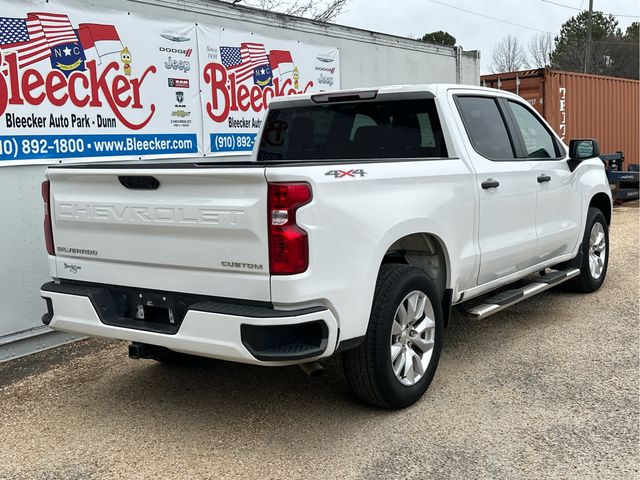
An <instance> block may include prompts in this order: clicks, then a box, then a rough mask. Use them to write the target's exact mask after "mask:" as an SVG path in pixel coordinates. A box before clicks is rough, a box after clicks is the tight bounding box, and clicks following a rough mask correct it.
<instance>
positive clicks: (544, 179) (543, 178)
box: [538, 173, 551, 183]
mask: <svg viewBox="0 0 640 480" xmlns="http://www.w3.org/2000/svg"><path fill="white" fill-rule="evenodd" d="M550 181H551V177H550V176H549V175H546V174H544V173H543V174H542V175H538V183H547V182H550Z"/></svg>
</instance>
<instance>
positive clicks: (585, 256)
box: [563, 207, 609, 293]
mask: <svg viewBox="0 0 640 480" xmlns="http://www.w3.org/2000/svg"><path fill="white" fill-rule="evenodd" d="M580 252H581V255H580V256H579V257H578V259H577V261H576V262H573V265H572V266H574V267H576V268H579V269H580V275H578V276H577V277H575V278H572V279H571V280H569V281H567V282H565V283H564V284H563V287H564V289H565V290H569V291H573V292H582V293H591V292H595V291H596V290H598V289H599V288H600V287H601V286H602V284H603V283H604V279H605V277H606V275H607V267H608V265H609V227H608V226H607V220H606V219H605V217H604V214H603V213H602V212H601V211H600V210H599V209H597V208H593V207H592V208H589V212H588V213H587V222H586V225H585V231H584V237H583V239H582V245H581V246H580ZM578 262H579V264H578Z"/></svg>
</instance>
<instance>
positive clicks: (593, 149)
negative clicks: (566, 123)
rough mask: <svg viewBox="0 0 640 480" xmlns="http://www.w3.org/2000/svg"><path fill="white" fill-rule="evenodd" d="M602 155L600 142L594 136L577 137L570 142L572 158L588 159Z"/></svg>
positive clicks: (570, 155)
mask: <svg viewBox="0 0 640 480" xmlns="http://www.w3.org/2000/svg"><path fill="white" fill-rule="evenodd" d="M598 156H600V144H599V143H598V141H597V140H595V139H593V138H577V139H574V140H571V141H570V142H569V158H570V159H571V160H578V161H581V160H587V159H588V158H594V157H598Z"/></svg>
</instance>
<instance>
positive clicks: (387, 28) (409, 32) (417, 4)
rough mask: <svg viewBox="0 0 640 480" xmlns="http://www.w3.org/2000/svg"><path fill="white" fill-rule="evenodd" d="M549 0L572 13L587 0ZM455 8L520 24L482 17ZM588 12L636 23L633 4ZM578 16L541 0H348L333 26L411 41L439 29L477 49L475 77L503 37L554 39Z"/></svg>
mask: <svg viewBox="0 0 640 480" xmlns="http://www.w3.org/2000/svg"><path fill="white" fill-rule="evenodd" d="M553 2H554V3H557V4H562V5H566V6H568V7H572V8H577V9H580V8H588V6H589V0H553ZM443 4H444V5H443ZM445 5H450V6H445ZM451 7H455V8H451ZM460 9H464V10H470V11H472V12H476V13H480V14H482V15H487V16H490V17H495V18H497V19H500V20H504V21H505V22H511V23H516V24H519V25H521V26H516V25H512V24H509V23H503V22H499V21H495V20H491V19H488V18H483V17H481V16H478V15H474V14H472V13H468V12H464V11H462V10H460ZM593 9H594V10H600V11H603V12H605V13H613V14H619V15H635V18H633V17H622V16H618V17H616V18H617V19H618V22H619V26H620V28H621V29H622V31H623V32H624V31H625V30H626V28H627V27H628V26H629V25H630V24H631V23H632V22H633V21H637V20H640V18H638V16H639V15H640V1H638V0H594V1H593ZM578 13H579V11H577V10H573V9H571V8H566V7H562V6H558V5H554V4H553V3H549V2H545V1H543V0H491V1H488V0H351V2H350V3H349V4H348V5H347V7H346V9H345V10H344V11H343V12H342V13H341V14H340V15H339V16H338V17H337V18H336V19H335V20H334V23H338V24H341V25H348V26H350V27H357V28H363V29H366V30H373V31H376V32H383V33H390V34H394V35H400V36H412V37H415V38H419V37H422V35H424V34H425V33H428V32H433V31H437V30H444V31H445V32H449V33H450V34H451V35H453V36H454V37H456V45H461V46H462V47H463V48H464V50H480V52H481V66H480V73H481V74H486V73H491V52H492V51H493V48H494V46H495V45H496V43H498V41H500V39H502V37H504V36H506V35H508V34H511V35H514V36H516V37H517V38H518V39H520V40H521V41H522V42H523V43H524V44H525V45H527V44H528V43H529V39H530V38H531V37H532V36H533V35H535V34H536V32H537V31H543V32H551V33H553V35H554V36H555V35H557V34H558V33H559V32H560V27H561V26H562V24H563V23H564V22H565V21H566V20H568V19H569V18H571V17H572V16H574V15H577V14H578ZM525 27H529V28H525Z"/></svg>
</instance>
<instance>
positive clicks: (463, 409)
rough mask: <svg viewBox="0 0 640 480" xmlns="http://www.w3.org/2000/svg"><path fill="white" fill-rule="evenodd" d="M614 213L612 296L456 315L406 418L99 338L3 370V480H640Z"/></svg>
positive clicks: (284, 382) (334, 387)
mask: <svg viewBox="0 0 640 480" xmlns="http://www.w3.org/2000/svg"><path fill="white" fill-rule="evenodd" d="M638 213H639V211H638V209H637V204H636V208H634V207H633V206H631V207H629V206H627V207H622V208H618V209H616V211H615V213H614V223H613V227H612V234H611V243H612V255H611V261H610V263H609V274H608V278H607V281H606V282H605V285H604V287H603V288H602V289H601V290H600V291H598V292H597V293H595V294H592V295H586V296H583V295H574V294H566V293H562V292H547V293H544V294H542V295H540V296H537V297H534V298H532V299H530V300H528V301H526V302H523V303H521V304H519V305H518V306H516V307H513V308H512V309H509V310H506V311H504V312H502V313H500V314H497V315H494V316H493V317H490V318H489V319H487V320H484V321H480V322H478V321H471V320H468V319H466V318H464V317H462V316H460V315H457V314H455V315H454V317H453V319H452V322H451V325H450V327H449V330H448V331H447V341H446V345H445V349H444V352H443V356H442V359H441V363H440V367H439V370H438V373H437V374H436V377H435V380H434V382H433V384H432V385H431V388H430V389H429V391H428V392H427V394H426V396H425V397H424V398H423V399H422V400H421V401H420V402H418V403H417V404H416V405H414V406H412V407H410V408H408V409H406V410H403V411H395V412H389V411H381V410H377V409H373V408H370V407H368V406H366V405H362V404H360V403H359V402H357V401H356V400H355V399H353V398H352V397H350V396H349V395H348V393H346V386H345V382H344V378H343V376H342V372H341V368H340V362H339V360H338V359H332V360H330V361H328V362H327V363H326V364H325V367H326V369H327V372H326V374H325V375H324V376H323V377H320V378H318V379H312V380H310V379H307V378H306V377H305V376H304V375H303V373H302V372H301V371H300V369H298V368H297V367H288V368H279V369H269V368H261V367H252V366H246V365H237V364H228V363H223V362H217V361H211V360H205V359H196V360H193V361H189V362H188V363H186V364H184V365H179V366H175V365H174V366H166V365H161V364H157V363H155V362H153V361H151V360H130V359H128V358H127V356H126V344H125V343H122V342H110V341H104V340H86V341H82V342H78V343H76V344H73V345H67V346H64V347H60V348H58V349H54V350H50V351H48V352H43V353H40V354H36V355H33V356H31V357H28V358H24V359H20V360H16V361H13V362H8V363H5V364H0V405H1V408H0V478H2V479H43V480H44V479H47V480H48V479H52V480H53V479H69V480H74V479H78V480H79V479H160V478H168V479H187V478H188V479H209V478H210V479H221V478H243V479H247V478H262V479H271V478H283V479H297V478H300V479H303V478H304V479H310V478H323V479H324V478H366V479H369V478H375V479H378V478H381V479H386V478H389V479H397V478H415V479H426V478H437V479H448V478H452V479H454V478H455V479H461V478H465V479H466V478H508V479H516V478H598V479H600V478H607V479H609V478H611V479H622V478H639V476H640V473H639V465H640V460H639V458H640V457H639V453H640V452H639V441H640V423H639V421H640V407H639V391H640V385H639V378H640V377H639V374H640V362H639V352H640V348H639V347H640V345H639V328H638V327H639V268H638V267H639V265H638V259H639V257H638V247H639V246H640V245H639V236H638V229H639V222H638V219H639V217H638Z"/></svg>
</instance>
